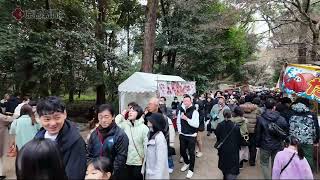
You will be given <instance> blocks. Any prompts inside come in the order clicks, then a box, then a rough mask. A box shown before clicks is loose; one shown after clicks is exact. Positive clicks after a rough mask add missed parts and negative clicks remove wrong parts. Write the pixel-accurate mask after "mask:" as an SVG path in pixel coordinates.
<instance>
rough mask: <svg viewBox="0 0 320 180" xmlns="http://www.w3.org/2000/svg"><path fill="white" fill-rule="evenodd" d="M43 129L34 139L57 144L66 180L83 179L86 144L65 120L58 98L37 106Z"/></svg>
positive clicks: (62, 105) (42, 102)
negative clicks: (44, 139) (42, 139)
mask: <svg viewBox="0 0 320 180" xmlns="http://www.w3.org/2000/svg"><path fill="white" fill-rule="evenodd" d="M37 113H38V115H39V117H40V121H41V124H42V126H43V128H41V129H40V131H39V132H38V133H37V134H36V136H35V138H37V139H40V138H46V139H50V140H52V141H55V142H56V143H57V146H58V148H59V149H60V152H61V154H62V157H63V163H64V166H65V171H66V174H67V176H68V179H84V177H85V174H86V169H87V168H86V144H85V142H84V140H83V139H82V137H81V135H80V133H79V131H78V129H77V127H76V126H75V124H73V123H71V122H70V121H68V120H66V118H67V113H66V110H65V105H64V104H63V102H62V101H61V100H60V99H59V98H58V97H48V98H46V99H45V100H43V101H41V102H40V103H39V104H37Z"/></svg>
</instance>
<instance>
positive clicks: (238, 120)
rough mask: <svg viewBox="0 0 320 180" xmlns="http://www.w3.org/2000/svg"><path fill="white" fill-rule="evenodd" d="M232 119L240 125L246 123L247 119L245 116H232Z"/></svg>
mask: <svg viewBox="0 0 320 180" xmlns="http://www.w3.org/2000/svg"><path fill="white" fill-rule="evenodd" d="M231 121H232V122H234V123H237V124H239V125H240V126H241V125H242V124H244V123H246V119H245V118H244V117H233V118H231Z"/></svg>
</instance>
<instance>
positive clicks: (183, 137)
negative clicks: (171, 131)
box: [177, 95, 199, 179]
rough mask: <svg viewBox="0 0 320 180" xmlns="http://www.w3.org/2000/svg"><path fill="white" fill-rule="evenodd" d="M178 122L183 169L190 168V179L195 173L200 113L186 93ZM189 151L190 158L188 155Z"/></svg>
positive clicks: (188, 175) (188, 174)
mask: <svg viewBox="0 0 320 180" xmlns="http://www.w3.org/2000/svg"><path fill="white" fill-rule="evenodd" d="M177 124H178V132H179V140H180V155H181V156H182V157H183V160H184V165H183V167H182V168H181V171H182V172H184V171H186V170H188V169H189V171H188V173H187V176H186V178H188V179H190V178H191V177H192V176H193V173H194V163H195V148H196V141H197V140H196V138H197V130H198V127H199V113H198V111H197V110H196V109H195V107H194V106H193V105H192V101H191V97H190V96H189V95H185V96H184V98H183V106H182V107H181V108H180V110H179V113H178V118H177ZM187 151H188V154H189V157H190V158H189V157H188V154H187Z"/></svg>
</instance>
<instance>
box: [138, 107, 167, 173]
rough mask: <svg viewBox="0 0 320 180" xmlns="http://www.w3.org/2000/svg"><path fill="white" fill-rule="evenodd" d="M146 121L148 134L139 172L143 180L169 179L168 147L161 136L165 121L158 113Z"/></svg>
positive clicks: (162, 135)
mask: <svg viewBox="0 0 320 180" xmlns="http://www.w3.org/2000/svg"><path fill="white" fill-rule="evenodd" d="M147 120H148V127H149V129H150V132H149V134H148V142H147V143H145V144H146V145H145V159H144V163H143V167H142V170H141V172H142V174H143V175H144V178H145V179H169V167H168V147H167V141H166V139H165V137H164V134H163V130H164V128H165V124H166V123H165V119H164V117H163V115H162V114H160V113H152V114H151V115H150V116H148V117H147Z"/></svg>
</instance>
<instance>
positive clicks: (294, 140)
mask: <svg viewBox="0 0 320 180" xmlns="http://www.w3.org/2000/svg"><path fill="white" fill-rule="evenodd" d="M285 143H286V145H287V146H289V145H291V146H296V147H297V150H298V156H299V158H300V159H301V160H302V159H303V158H304V151H303V149H302V147H301V144H300V141H299V139H298V138H296V137H295V136H288V137H287V138H286V140H285Z"/></svg>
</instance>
